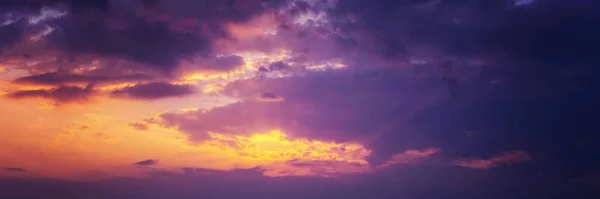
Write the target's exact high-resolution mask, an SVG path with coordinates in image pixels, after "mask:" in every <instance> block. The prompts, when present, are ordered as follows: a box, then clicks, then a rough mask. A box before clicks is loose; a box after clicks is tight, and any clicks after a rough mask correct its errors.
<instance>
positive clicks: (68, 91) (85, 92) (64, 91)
mask: <svg viewBox="0 0 600 199" xmlns="http://www.w3.org/2000/svg"><path fill="white" fill-rule="evenodd" d="M94 94H95V92H94V90H93V84H89V85H88V86H86V87H85V88H82V87H77V86H64V85H63V86H59V87H57V88H52V89H47V90H46V89H38V90H21V91H16V92H13V93H9V94H8V96H9V97H11V98H15V99H22V98H46V99H51V100H54V101H56V103H69V102H87V101H89V98H90V97H91V96H92V95H94Z"/></svg>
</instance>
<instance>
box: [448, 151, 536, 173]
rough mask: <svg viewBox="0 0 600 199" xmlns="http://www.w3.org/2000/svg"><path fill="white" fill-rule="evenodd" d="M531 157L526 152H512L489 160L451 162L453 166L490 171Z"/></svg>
mask: <svg viewBox="0 0 600 199" xmlns="http://www.w3.org/2000/svg"><path fill="white" fill-rule="evenodd" d="M530 159H531V156H530V155H529V153H527V152H526V151H520V150H514V151H509V152H505V153H502V154H500V155H497V156H494V157H492V158H490V159H460V160H455V161H454V162H452V164H453V165H457V166H461V167H467V168H472V169H490V168H493V167H498V166H501V165H506V164H514V163H519V162H525V161H527V160H530Z"/></svg>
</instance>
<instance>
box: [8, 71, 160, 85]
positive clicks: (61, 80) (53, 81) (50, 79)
mask: <svg viewBox="0 0 600 199" xmlns="http://www.w3.org/2000/svg"><path fill="white" fill-rule="evenodd" d="M149 79H150V77H148V76H146V75H144V74H132V75H122V76H94V75H77V74H60V73H56V72H50V73H43V74H39V75H32V76H26V77H21V78H18V79H16V80H15V81H14V82H15V83H21V84H40V85H61V84H65V83H88V82H94V83H102V82H129V81H140V80H149Z"/></svg>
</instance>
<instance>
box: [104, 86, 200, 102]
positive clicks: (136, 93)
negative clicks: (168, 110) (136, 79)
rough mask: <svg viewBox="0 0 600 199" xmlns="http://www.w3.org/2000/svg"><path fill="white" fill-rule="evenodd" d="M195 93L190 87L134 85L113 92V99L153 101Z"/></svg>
mask: <svg viewBox="0 0 600 199" xmlns="http://www.w3.org/2000/svg"><path fill="white" fill-rule="evenodd" d="M194 92H195V89H194V86H192V85H178V84H171V83H167V82H152V83H142V84H136V85H134V86H129V87H125V88H122V89H119V90H115V91H113V92H112V93H111V94H112V95H113V96H114V97H125V98H131V99H140V100H155V99H160V98H167V97H182V96H186V95H190V94H193V93H194Z"/></svg>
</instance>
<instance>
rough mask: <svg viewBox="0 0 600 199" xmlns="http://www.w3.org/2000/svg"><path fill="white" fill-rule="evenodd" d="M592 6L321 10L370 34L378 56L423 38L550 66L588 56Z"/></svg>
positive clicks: (396, 4) (406, 1) (442, 4)
mask: <svg viewBox="0 0 600 199" xmlns="http://www.w3.org/2000/svg"><path fill="white" fill-rule="evenodd" d="M422 8H427V9H425V10H424V9H422ZM597 9H598V5H597V4H595V3H593V1H588V0H583V1H574V2H567V1H558V0H549V1H535V2H534V3H532V4H531V5H527V6H520V7H517V6H514V1H506V0H491V1H451V0H446V1H410V0H403V1H389V0H379V1H375V2H371V1H360V0H348V1H339V2H338V5H337V7H336V8H335V9H333V10H332V11H331V12H329V13H330V15H331V18H332V19H333V21H334V24H335V25H336V26H338V27H340V28H341V30H345V32H348V33H351V32H362V33H366V34H367V35H370V36H371V38H373V39H375V40H376V43H378V46H379V48H378V49H379V53H380V54H381V55H382V56H384V57H394V56H404V54H403V53H405V52H408V53H410V48H411V47H412V45H414V44H420V43H428V44H434V45H436V46H438V47H439V48H441V49H442V50H443V51H445V52H446V54H449V55H461V56H477V55H503V56H504V57H505V58H507V59H510V60H505V61H508V62H512V63H514V62H525V63H527V64H535V65H536V66H537V65H539V64H550V65H554V66H556V65H558V64H573V62H577V63H582V62H586V61H594V57H593V56H592V55H593V54H595V52H596V53H597V52H598V50H597V49H598V48H597V46H598V45H600V43H599V42H600V39H599V38H598V36H597V35H599V34H598V33H600V32H599V31H600V29H598V28H596V27H597V26H595V25H594V23H595V22H594V21H597V20H598V19H600V14H598V13H597V12H595V10H597ZM349 17H350V18H352V19H351V20H348V19H349ZM357 42H358V45H359V46H364V44H365V42H368V41H365V40H358V41H357ZM407 48H408V51H407ZM506 56H508V57H506Z"/></svg>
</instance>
